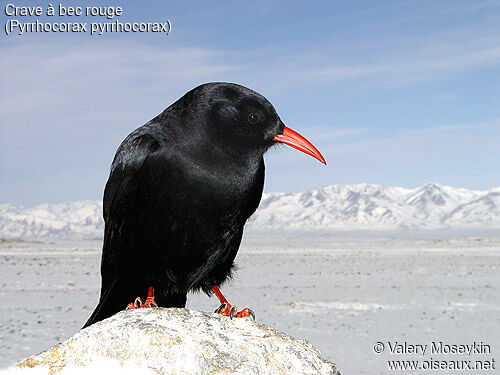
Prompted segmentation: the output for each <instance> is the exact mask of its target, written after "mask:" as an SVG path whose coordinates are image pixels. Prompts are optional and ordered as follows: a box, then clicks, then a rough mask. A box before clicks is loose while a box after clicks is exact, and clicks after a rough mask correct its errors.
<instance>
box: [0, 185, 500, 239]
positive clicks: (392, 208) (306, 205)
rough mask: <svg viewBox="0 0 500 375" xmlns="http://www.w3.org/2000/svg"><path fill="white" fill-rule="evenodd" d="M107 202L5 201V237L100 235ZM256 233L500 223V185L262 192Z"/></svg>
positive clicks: (1, 221)
mask: <svg viewBox="0 0 500 375" xmlns="http://www.w3.org/2000/svg"><path fill="white" fill-rule="evenodd" d="M103 224H104V223H103V220H102V202H100V201H79V202H70V203H62V204H42V205H39V206H36V207H32V208H24V207H22V206H17V205H11V204H1V205H0V237H3V238H23V239H53V240H57V239H67V240H70V239H99V238H102V233H103ZM247 228H248V230H249V231H250V232H278V231H279V232H287V231H302V230H308V231H321V232H328V231H338V230H342V231H363V230H369V231H407V232H408V231H429V230H444V229H452V230H487V231H494V230H496V229H499V230H500V187H498V188H494V189H490V190H485V191H474V190H467V189H461V188H453V187H449V186H443V185H439V184H436V183H428V184H425V185H424V186H421V187H419V188H417V189H405V188H401V187H384V186H381V185H374V184H357V185H331V186H326V187H323V188H321V189H315V190H308V191H303V192H300V193H269V194H264V196H263V197H262V201H261V203H260V207H259V209H258V210H257V212H256V213H255V215H254V216H252V217H251V218H250V220H249V223H248V225H247Z"/></svg>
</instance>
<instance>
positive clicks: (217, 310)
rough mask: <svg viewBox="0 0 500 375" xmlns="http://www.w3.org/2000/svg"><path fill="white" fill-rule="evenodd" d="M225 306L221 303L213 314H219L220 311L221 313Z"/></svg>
mask: <svg viewBox="0 0 500 375" xmlns="http://www.w3.org/2000/svg"><path fill="white" fill-rule="evenodd" d="M226 306H227V305H226V304H225V303H223V304H222V305H220V306H219V307H217V308H216V309H215V311H214V313H215V314H218V313H220V311H221V310H222V309H223V308H224V307H226Z"/></svg>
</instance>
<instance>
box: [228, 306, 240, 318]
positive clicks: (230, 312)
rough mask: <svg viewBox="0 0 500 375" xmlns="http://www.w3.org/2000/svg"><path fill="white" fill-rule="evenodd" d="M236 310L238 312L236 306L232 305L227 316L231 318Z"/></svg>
mask: <svg viewBox="0 0 500 375" xmlns="http://www.w3.org/2000/svg"><path fill="white" fill-rule="evenodd" d="M236 312H238V310H237V309H236V306H232V307H231V310H229V318H230V319H233V316H234V313H236Z"/></svg>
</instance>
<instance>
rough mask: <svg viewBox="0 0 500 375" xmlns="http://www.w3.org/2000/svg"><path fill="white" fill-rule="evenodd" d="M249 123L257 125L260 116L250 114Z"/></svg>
mask: <svg viewBox="0 0 500 375" xmlns="http://www.w3.org/2000/svg"><path fill="white" fill-rule="evenodd" d="M248 121H250V123H252V124H255V123H256V122H257V121H259V116H257V115H256V114H255V113H250V114H249V115H248Z"/></svg>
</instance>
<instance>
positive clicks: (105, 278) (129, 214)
mask: <svg viewBox="0 0 500 375" xmlns="http://www.w3.org/2000/svg"><path fill="white" fill-rule="evenodd" d="M284 128H285V127H284V125H283V123H282V121H281V120H280V118H279V116H278V115H277V113H276V111H275V109H274V108H273V106H272V105H271V103H269V102H268V101H267V100H266V99H265V98H264V97H263V96H262V95H260V94H258V93H256V92H254V91H252V90H250V89H247V88H245V87H243V86H239V85H235V84H230V83H209V84H205V85H202V86H198V87H196V88H195V89H193V90H191V91H189V92H188V93H187V94H185V95H184V96H183V97H182V98H180V99H179V100H178V101H177V102H175V103H174V104H172V105H171V106H170V107H168V108H167V109H166V110H165V111H163V112H162V113H161V114H160V115H158V116H157V117H155V118H154V119H153V120H151V121H149V122H148V123H147V124H145V125H143V126H141V127H140V128H138V129H137V130H135V131H134V132H132V133H131V134H130V135H129V136H128V137H127V138H126V139H125V140H124V141H123V142H122V144H121V145H120V147H119V148H118V151H117V153H116V155H115V158H114V161H113V164H112V166H111V173H110V176H109V179H108V182H107V184H106V188H105V191H104V204H103V211H104V221H105V233H104V244H103V253H102V264H101V276H102V285H101V297H100V300H99V304H98V306H97V308H96V310H95V311H94V313H93V314H92V316H91V317H90V318H89V320H88V321H87V323H86V324H85V326H88V325H90V324H93V323H95V322H97V321H99V320H102V319H105V318H107V317H109V316H111V315H113V314H114V313H116V312H118V311H119V310H122V309H124V308H125V307H126V305H127V304H128V303H129V302H131V301H133V300H134V298H135V297H137V296H140V295H144V294H145V291H147V289H148V286H153V287H154V291H155V300H156V302H157V304H158V305H159V306H164V307H184V306H185V303H186V295H187V292H188V291H192V290H200V289H201V290H203V291H204V292H206V293H209V292H210V289H211V287H212V286H214V285H216V286H219V285H221V284H222V283H223V282H224V280H226V278H228V276H230V275H231V268H232V267H233V261H234V258H235V256H236V253H237V251H238V248H239V245H240V242H241V237H242V234H243V226H244V225H245V222H246V221H247V219H248V218H249V217H250V215H252V213H253V212H254V211H255V210H256V208H257V206H258V205H259V202H260V199H261V196H262V189H263V184H264V160H263V155H264V153H265V152H266V150H267V149H268V148H269V147H271V146H272V145H273V144H275V141H274V137H275V136H276V135H278V134H281V133H283V129H284Z"/></svg>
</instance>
